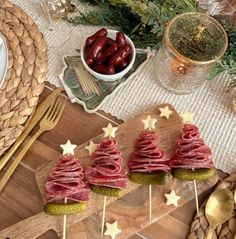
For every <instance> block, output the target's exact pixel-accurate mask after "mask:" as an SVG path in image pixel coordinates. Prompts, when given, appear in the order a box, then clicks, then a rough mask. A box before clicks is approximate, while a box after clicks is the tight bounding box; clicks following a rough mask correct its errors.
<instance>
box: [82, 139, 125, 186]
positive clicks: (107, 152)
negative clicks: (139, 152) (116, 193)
mask: <svg viewBox="0 0 236 239" xmlns="http://www.w3.org/2000/svg"><path fill="white" fill-rule="evenodd" d="M92 160H93V161H94V164H93V165H92V166H91V167H88V168H87V169H86V171H85V173H86V177H87V179H88V182H89V183H90V184H91V185H95V186H102V187H109V188H114V189H121V188H124V187H125V186H126V184H127V182H126V172H124V171H123V170H122V166H121V165H122V161H123V159H122V157H121V152H120V150H119V148H118V144H117V142H116V141H115V140H114V139H103V140H102V141H101V142H100V143H99V144H98V146H97V149H96V150H95V152H94V153H93V154H92ZM100 189H101V188H100ZM103 189H104V188H103ZM92 190H93V189H92Z"/></svg>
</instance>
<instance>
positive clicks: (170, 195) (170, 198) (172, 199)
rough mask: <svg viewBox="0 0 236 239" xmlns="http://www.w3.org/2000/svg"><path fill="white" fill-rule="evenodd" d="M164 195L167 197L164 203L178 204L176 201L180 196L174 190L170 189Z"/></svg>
mask: <svg viewBox="0 0 236 239" xmlns="http://www.w3.org/2000/svg"><path fill="white" fill-rule="evenodd" d="M165 197H166V199H167V201H166V205H174V206H176V207H177V206H178V201H179V199H180V196H178V195H176V194H175V191H174V190H172V191H171V192H170V193H168V194H167V193H166V194H165Z"/></svg>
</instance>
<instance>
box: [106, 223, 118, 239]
mask: <svg viewBox="0 0 236 239" xmlns="http://www.w3.org/2000/svg"><path fill="white" fill-rule="evenodd" d="M106 228H107V229H106V231H105V233H104V235H105V236H110V237H111V238H112V239H115V238H116V235H117V234H119V233H120V232H121V230H120V229H119V228H118V227H117V221H115V222H114V223H112V224H111V223H106Z"/></svg>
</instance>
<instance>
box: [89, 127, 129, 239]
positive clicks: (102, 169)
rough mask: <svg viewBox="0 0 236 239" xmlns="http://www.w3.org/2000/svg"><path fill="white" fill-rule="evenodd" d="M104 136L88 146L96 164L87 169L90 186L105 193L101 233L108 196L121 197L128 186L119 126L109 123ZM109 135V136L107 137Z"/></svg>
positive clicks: (102, 193) (98, 192) (99, 192)
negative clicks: (117, 136)
mask: <svg viewBox="0 0 236 239" xmlns="http://www.w3.org/2000/svg"><path fill="white" fill-rule="evenodd" d="M103 131H104V138H105V139H102V140H101V141H100V143H99V144H98V145H97V146H96V149H95V144H94V143H93V142H90V144H89V145H88V146H87V147H86V150H88V152H89V155H91V159H92V160H93V161H94V164H93V165H92V166H91V167H88V168H87V169H86V177H87V179H88V182H89V184H90V188H91V190H92V191H93V192H95V193H97V194H101V195H104V202H103V212H102V227H101V235H102V236H103V233H104V225H105V216H106V202H107V196H109V197H119V196H120V194H121V190H122V188H124V187H126V185H127V182H126V172H124V171H123V170H122V161H123V159H122V156H121V151H120V150H119V148H118V144H117V142H116V140H114V139H112V138H114V137H115V134H116V131H117V128H116V127H112V125H111V124H108V126H107V127H106V128H103ZM107 137H108V138H107Z"/></svg>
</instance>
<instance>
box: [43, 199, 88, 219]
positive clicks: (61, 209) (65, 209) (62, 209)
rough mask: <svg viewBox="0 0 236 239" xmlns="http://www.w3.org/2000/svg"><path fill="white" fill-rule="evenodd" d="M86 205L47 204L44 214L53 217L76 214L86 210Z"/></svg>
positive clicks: (81, 203)
mask: <svg viewBox="0 0 236 239" xmlns="http://www.w3.org/2000/svg"><path fill="white" fill-rule="evenodd" d="M86 206H87V205H86V203H83V202H80V203H67V204H59V203H47V204H46V205H45V207H44V211H45V213H47V214H49V215H53V216H59V215H70V214H76V213H79V212H81V211H83V210H85V209H86Z"/></svg>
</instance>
